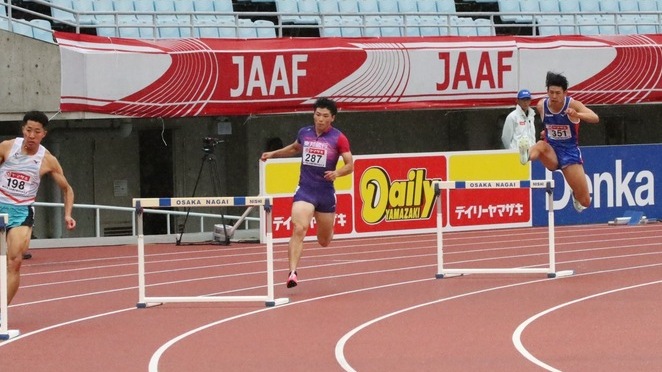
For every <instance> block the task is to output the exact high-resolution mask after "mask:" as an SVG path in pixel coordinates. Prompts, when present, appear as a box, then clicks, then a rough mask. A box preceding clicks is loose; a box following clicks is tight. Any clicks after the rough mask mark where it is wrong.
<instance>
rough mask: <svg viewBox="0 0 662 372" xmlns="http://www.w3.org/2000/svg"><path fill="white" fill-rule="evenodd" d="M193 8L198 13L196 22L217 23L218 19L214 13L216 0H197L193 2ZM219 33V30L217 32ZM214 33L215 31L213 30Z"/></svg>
mask: <svg viewBox="0 0 662 372" xmlns="http://www.w3.org/2000/svg"><path fill="white" fill-rule="evenodd" d="M193 9H194V10H195V11H196V12H198V13H206V14H198V15H196V17H195V18H196V23H205V24H206V23H216V22H218V19H217V18H216V16H215V15H214V14H213V13H214V2H213V1H212V0H196V1H194V2H193ZM216 33H218V31H217V32H216ZM212 34H213V32H212Z"/></svg>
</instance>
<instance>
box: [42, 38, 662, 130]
mask: <svg viewBox="0 0 662 372" xmlns="http://www.w3.org/2000/svg"><path fill="white" fill-rule="evenodd" d="M55 36H56V38H57V41H58V44H59V45H60V53H61V62H62V63H61V65H62V91H61V110H62V111H87V112H98V113H105V114H115V115H125V116H134V117H185V116H198V115H247V114H269V113H282V112H296V111H308V110H310V104H311V103H312V102H313V101H314V100H315V99H316V98H317V97H322V96H325V97H332V98H334V99H335V100H337V101H338V102H339V106H340V107H341V109H343V110H367V111H370V110H383V109H390V110H399V109H418V108H460V107H498V106H510V105H512V104H513V97H514V96H515V92H517V90H519V89H520V88H523V87H526V88H528V89H529V90H531V91H532V93H533V94H534V98H535V97H536V96H538V97H539V96H543V95H544V93H545V74H546V72H547V71H549V70H552V71H556V72H561V73H564V74H565V75H566V76H567V77H568V80H569V81H570V85H571V86H570V88H569V90H570V91H571V93H572V95H573V97H575V98H577V99H579V100H581V101H583V102H584V103H585V104H630V103H641V102H662V81H661V80H662V79H661V77H662V74H661V73H660V69H659V68H658V66H659V65H660V64H661V62H662V48H661V46H662V35H627V36H600V37H597V36H595V37H585V36H559V37H505V36H504V37H438V38H427V37H426V38H420V37H412V38H379V39H374V38H300V39H289V38H279V39H255V40H242V39H174V40H172V39H169V40H156V41H150V40H138V39H121V38H107V37H96V36H90V35H81V34H72V33H63V32H56V34H55Z"/></svg>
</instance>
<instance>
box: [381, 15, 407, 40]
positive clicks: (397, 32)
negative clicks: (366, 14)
mask: <svg viewBox="0 0 662 372" xmlns="http://www.w3.org/2000/svg"><path fill="white" fill-rule="evenodd" d="M379 24H380V27H379V33H380V34H381V36H382V37H400V36H402V35H403V32H402V28H403V27H402V20H401V19H399V18H394V17H390V16H382V17H381V18H380V19H379Z"/></svg>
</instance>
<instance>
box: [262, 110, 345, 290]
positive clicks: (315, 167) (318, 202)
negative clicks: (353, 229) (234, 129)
mask: <svg viewBox="0 0 662 372" xmlns="http://www.w3.org/2000/svg"><path fill="white" fill-rule="evenodd" d="M313 109H314V114H313V119H314V123H315V125H311V126H307V127H304V128H301V129H300V130H299V134H298V135H297V139H296V140H295V141H294V142H293V143H291V144H290V145H287V146H285V147H283V148H281V149H278V150H275V151H270V152H265V153H263V154H262V157H261V160H262V161H266V160H267V159H270V158H277V157H292V156H295V155H298V154H301V175H300V176H299V186H298V187H297V189H296V191H295V194H294V202H293V204H292V236H291V238H290V243H289V247H288V257H289V264H290V273H289V276H288V278H287V288H292V287H295V286H296V285H297V281H298V278H297V271H296V270H297V265H298V264H299V259H300V258H301V253H302V251H303V239H304V237H305V236H306V232H307V231H308V227H309V226H310V223H311V221H312V219H313V217H315V221H316V223H317V242H318V243H319V244H320V245H321V246H322V247H326V246H328V245H329V244H330V243H331V240H332V239H333V226H334V223H335V219H336V192H335V188H334V187H333V181H335V180H336V178H338V177H342V176H346V175H348V174H350V173H352V171H353V170H354V160H353V158H352V153H351V151H350V149H349V141H348V140H347V137H345V135H344V134H343V133H342V132H341V131H339V130H338V129H336V128H334V127H332V126H331V124H332V123H333V121H334V120H335V118H336V113H337V112H338V109H337V107H336V103H335V102H334V101H332V100H331V99H328V98H320V99H318V100H317V101H316V102H315V104H314V105H313ZM340 157H342V159H343V161H344V162H345V165H343V166H342V167H341V168H340V169H337V170H336V166H337V164H338V159H339V158H340Z"/></svg>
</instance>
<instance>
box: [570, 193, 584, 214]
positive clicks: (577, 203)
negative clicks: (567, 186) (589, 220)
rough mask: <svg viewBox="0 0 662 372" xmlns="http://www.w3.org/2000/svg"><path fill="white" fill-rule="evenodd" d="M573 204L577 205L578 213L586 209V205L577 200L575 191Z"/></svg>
mask: <svg viewBox="0 0 662 372" xmlns="http://www.w3.org/2000/svg"><path fill="white" fill-rule="evenodd" d="M572 206H573V207H575V210H576V211H577V213H582V212H583V211H584V209H586V207H585V206H583V205H581V204H580V203H579V202H578V201H577V199H575V194H574V193H573V194H572Z"/></svg>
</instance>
